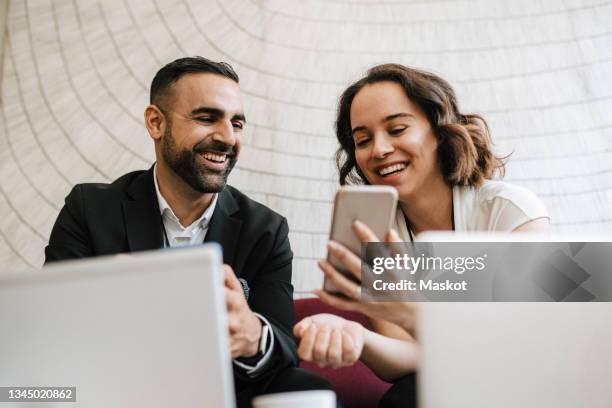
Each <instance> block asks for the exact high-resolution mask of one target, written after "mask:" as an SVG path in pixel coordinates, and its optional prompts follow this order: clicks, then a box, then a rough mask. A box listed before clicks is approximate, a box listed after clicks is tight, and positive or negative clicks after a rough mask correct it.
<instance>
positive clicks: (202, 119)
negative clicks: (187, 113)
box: [196, 116, 213, 123]
mask: <svg viewBox="0 0 612 408" xmlns="http://www.w3.org/2000/svg"><path fill="white" fill-rule="evenodd" d="M196 120H197V121H198V122H204V123H211V122H212V121H213V118H212V117H210V116H199V117H197V118H196Z"/></svg>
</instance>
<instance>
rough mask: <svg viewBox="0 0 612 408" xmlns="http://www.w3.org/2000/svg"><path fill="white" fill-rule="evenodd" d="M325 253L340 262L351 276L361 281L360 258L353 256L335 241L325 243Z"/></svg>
mask: <svg viewBox="0 0 612 408" xmlns="http://www.w3.org/2000/svg"><path fill="white" fill-rule="evenodd" d="M327 251H328V252H329V254H330V255H332V256H333V257H334V258H336V259H337V260H338V261H340V263H342V265H344V267H345V269H346V270H347V271H348V272H350V273H351V275H353V276H354V277H356V278H357V279H359V280H361V258H359V256H358V255H355V254H354V253H353V252H351V251H350V250H349V249H348V248H346V247H345V246H344V245H342V244H339V243H337V242H336V241H329V242H328V243H327Z"/></svg>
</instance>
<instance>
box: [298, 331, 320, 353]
mask: <svg viewBox="0 0 612 408" xmlns="http://www.w3.org/2000/svg"><path fill="white" fill-rule="evenodd" d="M317 331H318V330H317V326H316V325H315V324H311V325H310V326H309V327H308V329H307V330H306V334H304V336H303V337H302V339H301V340H300V346H299V347H298V350H297V352H298V356H300V359H302V360H304V361H312V349H313V347H314V343H315V339H316V338H317Z"/></svg>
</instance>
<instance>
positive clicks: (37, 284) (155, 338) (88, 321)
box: [0, 244, 234, 408]
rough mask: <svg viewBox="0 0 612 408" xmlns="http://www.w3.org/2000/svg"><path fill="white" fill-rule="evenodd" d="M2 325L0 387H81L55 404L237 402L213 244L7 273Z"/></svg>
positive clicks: (0, 288)
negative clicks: (73, 400) (71, 397)
mask: <svg viewBox="0 0 612 408" xmlns="http://www.w3.org/2000/svg"><path fill="white" fill-rule="evenodd" d="M0 325H1V326H2V330H0V386H16V387H32V386H71V387H76V404H75V403H66V404H65V405H64V404H61V405H55V404H54V405H53V406H67V407H75V408H76V407H81V406H82V407H88V408H93V407H105V408H106V407H168V406H181V407H205V406H215V407H233V406H234V387H233V377H232V368H231V359H230V355H229V347H228V344H229V341H228V336H227V322H226V313H225V300H224V291H223V276H222V257H221V250H220V247H219V246H218V245H216V244H209V245H205V246H202V247H197V248H188V249H180V250H178V249H177V250H175V249H172V250H162V251H152V252H143V253H137V254H134V255H129V256H128V255H120V256H115V257H103V258H94V259H89V260H79V261H70V262H65V263H59V264H54V265H51V266H49V267H47V268H44V269H43V270H42V271H38V272H35V273H32V272H28V273H22V274H12V275H11V276H3V277H1V278H0ZM0 405H1V404H0ZM26 405H27V404H26ZM20 406H21V405H20Z"/></svg>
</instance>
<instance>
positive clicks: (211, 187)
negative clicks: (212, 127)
mask: <svg viewBox="0 0 612 408" xmlns="http://www.w3.org/2000/svg"><path fill="white" fill-rule="evenodd" d="M205 151H209V152H214V153H223V154H226V155H227V161H228V163H227V166H226V167H225V170H223V171H215V170H213V169H210V168H208V167H206V166H205V165H204V164H203V163H202V162H201V160H204V159H203V158H198V156H199V155H200V154H201V153H203V152H205ZM162 157H163V159H164V161H165V162H166V164H167V165H168V167H170V168H171V169H172V170H173V171H174V172H175V173H176V174H177V175H178V176H179V177H180V178H182V179H183V180H184V181H185V183H187V184H188V185H189V186H190V187H191V188H193V189H194V190H196V191H198V192H200V193H218V192H220V191H221V190H223V187H225V184H226V183H227V176H228V175H229V174H230V172H231V171H232V168H233V167H234V165H235V164H236V159H237V154H236V151H235V150H234V148H233V147H232V146H228V145H226V144H224V143H221V142H217V141H211V142H205V141H202V142H200V143H198V144H197V145H195V146H194V147H193V149H192V150H188V149H183V150H179V148H178V147H177V146H176V144H175V143H174V138H173V137H172V132H171V131H170V128H169V127H167V128H166V131H165V132H164V139H163V141H162Z"/></svg>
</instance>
